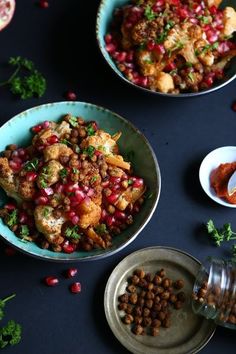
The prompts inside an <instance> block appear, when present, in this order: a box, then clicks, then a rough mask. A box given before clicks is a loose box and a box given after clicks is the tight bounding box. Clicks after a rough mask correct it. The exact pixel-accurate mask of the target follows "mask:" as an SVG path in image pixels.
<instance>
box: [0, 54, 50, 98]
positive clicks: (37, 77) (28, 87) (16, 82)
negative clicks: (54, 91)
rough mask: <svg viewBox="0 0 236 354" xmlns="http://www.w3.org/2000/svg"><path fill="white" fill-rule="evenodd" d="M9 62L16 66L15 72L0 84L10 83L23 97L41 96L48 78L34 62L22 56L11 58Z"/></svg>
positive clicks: (13, 89) (14, 90) (13, 90)
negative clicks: (36, 67)
mask: <svg viewBox="0 0 236 354" xmlns="http://www.w3.org/2000/svg"><path fill="white" fill-rule="evenodd" d="M8 64H10V65H11V66H13V67H15V68H16V69H15V72H14V73H13V74H12V75H11V76H10V78H9V79H8V80H7V81H5V82H2V83H0V86H5V85H8V86H9V87H10V90H11V92H12V93H13V94H14V95H18V96H20V98H21V99H26V98H31V97H34V96H37V97H41V96H42V95H43V94H44V92H45V90H46V80H45V78H44V77H43V75H42V74H41V73H40V72H39V71H37V70H36V69H35V66H34V63H33V62H32V61H30V60H28V59H25V58H22V57H14V58H10V59H9V61H8Z"/></svg>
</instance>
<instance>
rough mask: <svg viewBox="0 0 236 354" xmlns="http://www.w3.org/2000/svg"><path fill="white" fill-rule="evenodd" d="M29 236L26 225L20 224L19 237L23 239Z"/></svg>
mask: <svg viewBox="0 0 236 354" xmlns="http://www.w3.org/2000/svg"><path fill="white" fill-rule="evenodd" d="M28 236H29V228H28V226H27V225H21V227H20V237H22V238H23V239H25V238H26V237H28Z"/></svg>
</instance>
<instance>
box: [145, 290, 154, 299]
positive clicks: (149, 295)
mask: <svg viewBox="0 0 236 354" xmlns="http://www.w3.org/2000/svg"><path fill="white" fill-rule="evenodd" d="M154 297H155V295H154V294H153V292H151V291H148V292H147V293H146V296H145V298H146V299H148V300H153V299H154Z"/></svg>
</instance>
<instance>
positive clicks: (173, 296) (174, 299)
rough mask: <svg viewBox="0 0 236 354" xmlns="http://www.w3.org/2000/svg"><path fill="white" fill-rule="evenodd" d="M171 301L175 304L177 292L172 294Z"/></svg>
mask: <svg viewBox="0 0 236 354" xmlns="http://www.w3.org/2000/svg"><path fill="white" fill-rule="evenodd" d="M169 301H170V302H171V303H172V304H174V303H175V302H176V301H177V296H176V295H175V294H171V295H170V298H169Z"/></svg>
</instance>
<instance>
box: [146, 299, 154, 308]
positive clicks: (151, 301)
mask: <svg viewBox="0 0 236 354" xmlns="http://www.w3.org/2000/svg"><path fill="white" fill-rule="evenodd" d="M145 306H146V307H147V308H148V309H151V308H152V306H153V300H151V299H149V300H146V301H145Z"/></svg>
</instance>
